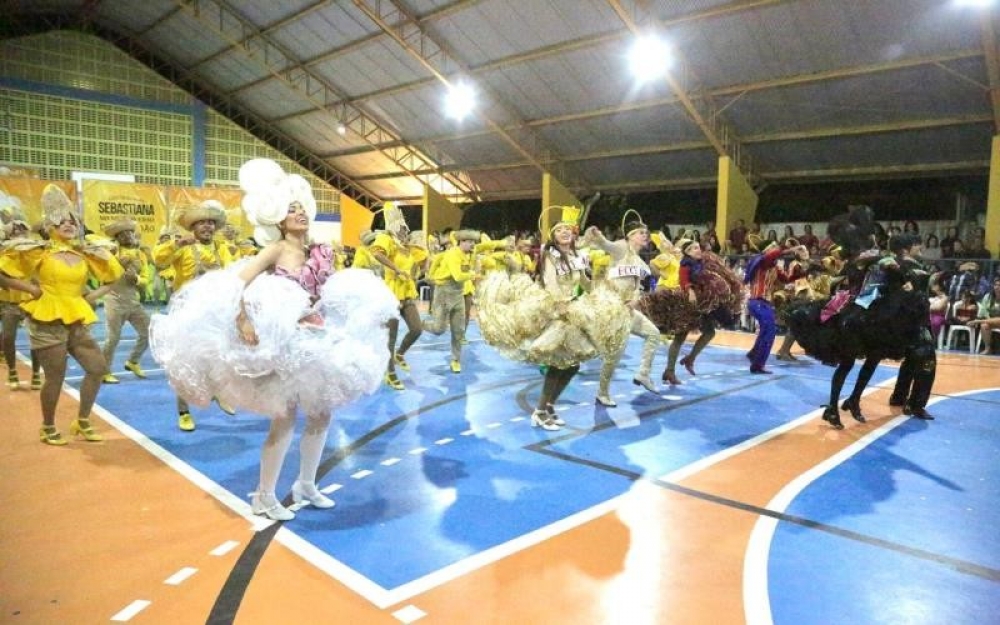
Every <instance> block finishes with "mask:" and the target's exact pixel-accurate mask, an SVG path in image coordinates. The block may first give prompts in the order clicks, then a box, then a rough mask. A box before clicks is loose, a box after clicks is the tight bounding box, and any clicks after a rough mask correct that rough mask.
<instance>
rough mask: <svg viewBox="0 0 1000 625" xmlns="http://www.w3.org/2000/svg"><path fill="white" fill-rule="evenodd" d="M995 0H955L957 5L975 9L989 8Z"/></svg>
mask: <svg viewBox="0 0 1000 625" xmlns="http://www.w3.org/2000/svg"><path fill="white" fill-rule="evenodd" d="M995 1H996V0H955V6H957V7H963V8H964V7H968V8H973V9H987V8H989V7H990V6H992V5H993V4H994V3H995Z"/></svg>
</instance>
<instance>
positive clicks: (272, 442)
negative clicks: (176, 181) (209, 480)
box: [150, 159, 398, 521]
mask: <svg viewBox="0 0 1000 625" xmlns="http://www.w3.org/2000/svg"><path fill="white" fill-rule="evenodd" d="M240 185H241V186H242V187H243V189H244V190H245V191H246V195H245V197H244V199H243V208H244V211H245V212H246V215H247V217H248V219H249V220H250V221H251V222H252V223H253V224H254V225H255V230H254V238H255V239H256V240H257V241H259V242H265V243H267V245H266V247H265V248H264V249H263V250H261V252H260V253H259V254H257V255H256V256H253V257H250V258H248V259H246V260H244V261H241V262H238V263H235V264H234V265H232V266H231V267H229V268H227V269H225V270H222V271H215V272H209V273H206V274H205V275H204V276H202V277H201V278H198V279H197V280H195V281H194V282H192V283H190V284H188V285H187V286H186V287H185V288H184V289H183V290H181V291H180V292H178V293H176V294H175V295H174V297H173V298H172V299H171V301H170V307H169V309H168V312H167V314H166V315H157V316H155V317H154V320H153V325H152V327H151V330H150V333H151V344H152V349H153V355H154V356H155V357H156V359H157V361H158V362H160V364H161V365H162V366H163V368H164V370H165V371H166V373H167V376H168V378H169V379H170V382H171V385H173V387H174V388H175V389H176V390H177V392H178V394H180V395H181V396H183V397H185V398H186V399H188V400H189V401H191V402H193V403H195V404H202V405H204V404H207V403H208V402H209V401H210V400H211V399H212V397H219V398H220V399H223V400H224V401H226V402H231V403H232V404H234V405H236V406H239V407H242V408H244V409H246V410H249V411H252V412H256V413H259V414H263V415H266V416H268V417H270V418H271V419H272V420H271V427H270V431H269V433H268V437H267V440H266V442H265V443H264V448H263V449H262V450H261V466H260V484H259V486H258V488H257V490H256V491H255V492H254V493H252V497H253V500H252V506H253V512H254V513H255V514H260V515H264V516H267V517H269V518H271V519H274V520H279V521H287V520H290V519H292V518H294V516H295V515H294V514H293V513H292V511H290V510H288V509H287V508H285V507H284V506H283V505H282V504H281V501H280V500H279V498H278V497H277V496H276V494H275V491H276V486H277V480H278V474H279V473H280V471H281V466H282V464H283V462H284V458H285V455H286V454H287V452H288V448H289V446H290V444H291V440H292V434H293V431H294V428H295V415H296V412H297V410H298V409H301V411H302V412H303V413H304V414H305V416H306V427H305V431H304V432H303V434H302V438H301V442H300V457H301V461H300V468H299V477H298V480H296V482H295V483H294V484H293V485H292V499H293V501H295V502H296V503H303V502H308V503H311V504H312V505H313V506H315V507H317V508H329V507H332V506H333V505H334V503H333V501H332V500H330V499H329V498H327V497H326V496H325V495H323V494H322V493H321V492H319V490H318V488H317V487H316V472H317V469H318V467H319V462H320V456H321V455H322V451H323V447H324V445H325V444H326V436H327V431H328V429H329V426H330V415H331V411H332V410H333V409H335V408H337V407H339V406H342V405H344V404H347V403H349V402H351V401H354V400H355V399H357V398H358V397H360V396H361V395H362V394H363V393H372V392H374V391H375V390H376V389H378V387H379V385H380V384H381V382H382V376H383V374H384V372H385V368H386V365H387V363H388V360H389V351H388V349H387V347H386V345H387V333H386V327H385V324H386V321H387V320H388V319H390V318H391V317H392V316H394V315H395V314H396V308H397V304H398V302H397V300H396V298H395V297H393V295H392V292H391V291H389V290H388V288H386V286H385V284H384V283H383V282H382V281H381V280H380V279H378V278H377V277H376V276H374V275H373V274H372V273H371V272H370V271H363V270H354V269H347V270H344V271H337V272H335V271H334V268H333V250H332V248H331V247H330V246H329V245H308V244H307V236H308V230H309V223H310V221H311V219H312V217H313V216H314V215H315V212H316V202H315V199H314V198H313V196H312V191H311V189H310V187H309V184H308V182H306V181H305V179H303V178H302V177H301V176H297V175H295V174H292V175H286V174H285V173H284V172H283V171H281V168H280V167H279V166H278V165H277V164H276V163H274V162H273V161H269V160H266V159H255V160H253V161H250V162H248V163H246V164H244V165H243V167H242V168H241V169H240Z"/></svg>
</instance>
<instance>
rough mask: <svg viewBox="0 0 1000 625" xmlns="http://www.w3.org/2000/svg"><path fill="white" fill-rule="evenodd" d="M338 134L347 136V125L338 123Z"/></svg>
mask: <svg viewBox="0 0 1000 625" xmlns="http://www.w3.org/2000/svg"><path fill="white" fill-rule="evenodd" d="M337 134H338V135H340V136H341V137H343V136H344V135H346V134H347V125H346V124H345V123H344V122H337Z"/></svg>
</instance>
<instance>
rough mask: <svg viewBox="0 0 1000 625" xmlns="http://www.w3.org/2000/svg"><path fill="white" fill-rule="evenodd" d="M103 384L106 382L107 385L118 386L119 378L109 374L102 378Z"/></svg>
mask: <svg viewBox="0 0 1000 625" xmlns="http://www.w3.org/2000/svg"><path fill="white" fill-rule="evenodd" d="M101 382H104V383H105V384H118V378H116V377H115V376H113V375H112V374H110V373H109V374H107V375H106V376H104V377H103V378H101Z"/></svg>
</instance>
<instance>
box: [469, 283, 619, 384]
mask: <svg viewBox="0 0 1000 625" xmlns="http://www.w3.org/2000/svg"><path fill="white" fill-rule="evenodd" d="M476 305H477V308H478V319H479V330H480V332H481V333H482V335H483V338H484V339H485V340H486V342H487V343H489V344H490V345H492V346H493V347H494V348H496V349H497V350H499V351H500V352H501V353H503V354H504V355H505V356H507V357H508V358H511V359H513V360H520V361H526V362H532V363H535V364H539V365H547V366H550V367H557V368H560V369H565V368H568V367H572V366H574V365H578V364H580V363H582V362H585V361H587V360H590V359H591V358H595V357H597V356H600V357H611V356H614V355H616V354H618V353H620V352H621V350H622V349H624V348H625V342H626V341H627V340H628V335H629V331H630V329H631V326H632V313H631V311H630V309H629V308H627V307H625V306H622V303H621V298H620V297H619V296H618V295H617V294H616V293H615V292H614V291H612V290H611V289H609V288H607V287H603V286H599V287H597V288H595V289H594V290H593V291H591V292H589V293H585V294H583V295H582V296H580V297H578V298H576V299H575V300H573V301H572V302H570V303H569V304H567V305H565V306H557V304H556V301H555V298H553V297H552V294H551V293H550V292H549V291H547V290H545V289H543V288H542V287H541V286H539V285H538V284H536V283H535V282H534V281H533V280H532V279H531V278H530V277H529V276H527V275H525V274H515V275H513V276H508V275H507V274H506V273H505V272H502V271H495V272H491V273H490V274H489V275H488V276H487V277H486V279H485V280H484V281H483V282H482V284H480V286H479V290H478V293H477V297H476Z"/></svg>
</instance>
